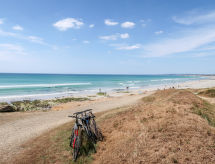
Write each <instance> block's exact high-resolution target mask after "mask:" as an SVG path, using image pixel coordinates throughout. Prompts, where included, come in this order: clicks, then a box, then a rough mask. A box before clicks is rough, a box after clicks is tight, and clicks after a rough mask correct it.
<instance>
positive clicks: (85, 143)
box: [46, 128, 96, 164]
mask: <svg viewBox="0 0 215 164" xmlns="http://www.w3.org/2000/svg"><path fill="white" fill-rule="evenodd" d="M70 135H71V128H69V129H64V130H60V131H58V132H57V134H56V135H55V136H54V137H53V138H52V142H53V143H55V144H54V145H53V148H52V149H56V150H57V152H55V153H58V154H63V153H62V152H64V154H67V155H66V156H62V158H61V159H58V161H59V160H60V161H61V162H63V163H72V164H86V163H90V162H92V160H93V158H92V156H91V155H92V154H93V153H95V152H96V151H95V149H96V147H95V145H94V144H93V143H92V142H91V141H90V140H89V139H88V137H87V135H86V133H85V132H82V147H81V149H80V154H79V157H78V159H77V161H76V162H74V161H73V155H72V152H73V150H72V148H71V147H70V146H69V143H70ZM46 158H47V159H49V158H51V157H50V156H49V154H47V155H46Z"/></svg>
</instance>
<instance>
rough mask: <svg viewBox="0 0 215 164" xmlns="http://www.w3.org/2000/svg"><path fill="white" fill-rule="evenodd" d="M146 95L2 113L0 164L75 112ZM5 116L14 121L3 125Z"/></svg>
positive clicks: (117, 104) (125, 102)
mask: <svg viewBox="0 0 215 164" xmlns="http://www.w3.org/2000/svg"><path fill="white" fill-rule="evenodd" d="M148 94H149V93H148ZM148 94H146V95H148ZM146 95H132V96H123V97H115V98H110V99H109V98H107V100H105V101H102V102H95V103H91V104H89V105H86V106H81V107H76V108H73V109H67V110H61V111H49V112H31V113H0V163H1V162H6V161H7V160H9V158H11V157H12V156H13V154H14V153H18V152H19V151H21V150H22V148H21V145H22V144H23V143H25V142H26V141H28V140H29V139H32V138H33V137H36V136H39V135H41V134H42V133H43V132H46V131H47V130H50V129H53V128H55V127H57V126H59V125H62V124H64V123H66V122H69V121H71V118H68V117H67V116H68V115H69V114H72V113H73V112H76V111H80V110H84V109H86V108H92V109H93V111H94V112H101V111H105V110H110V109H113V108H118V107H122V106H126V105H131V104H134V103H136V102H137V101H138V100H139V99H140V98H141V97H144V96H146ZM4 116H5V118H7V117H8V118H9V117H11V118H13V119H8V122H5V119H4V121H2V123H1V118H3V117H4ZM16 118H17V119H16ZM2 120H3V119H2Z"/></svg>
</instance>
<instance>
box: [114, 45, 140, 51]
mask: <svg viewBox="0 0 215 164" xmlns="http://www.w3.org/2000/svg"><path fill="white" fill-rule="evenodd" d="M111 46H113V47H115V48H116V49H117V50H134V49H139V48H141V45H140V44H134V45H126V44H112V45H111Z"/></svg>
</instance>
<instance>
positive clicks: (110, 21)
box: [104, 19, 119, 26]
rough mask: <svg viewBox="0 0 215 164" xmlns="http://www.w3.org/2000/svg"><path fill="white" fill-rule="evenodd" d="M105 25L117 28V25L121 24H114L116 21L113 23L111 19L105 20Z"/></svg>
mask: <svg viewBox="0 0 215 164" xmlns="http://www.w3.org/2000/svg"><path fill="white" fill-rule="evenodd" d="M104 23H105V24H106V25H107V26H115V25H118V24H119V23H118V22H114V21H112V20H111V19H105V21H104Z"/></svg>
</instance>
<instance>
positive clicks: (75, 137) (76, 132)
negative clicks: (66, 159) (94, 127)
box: [70, 128, 81, 161]
mask: <svg viewBox="0 0 215 164" xmlns="http://www.w3.org/2000/svg"><path fill="white" fill-rule="evenodd" d="M80 132H81V131H80V129H77V128H73V129H72V134H71V138H70V146H71V147H72V148H73V160H74V161H76V160H77V158H78V154H79V151H80V147H81V133H80Z"/></svg>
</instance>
